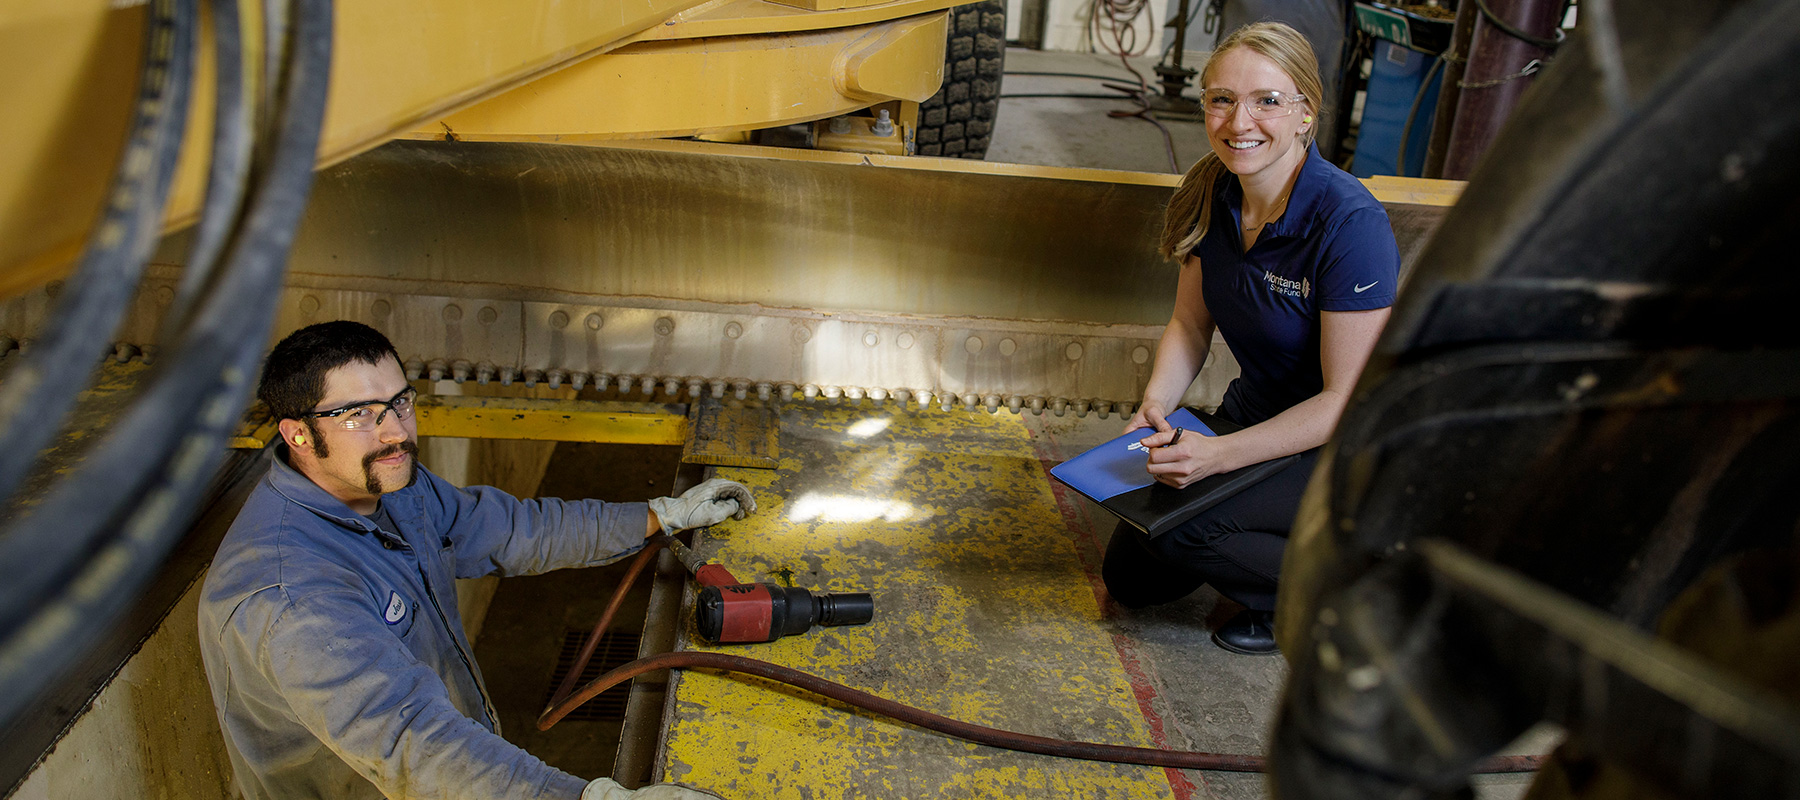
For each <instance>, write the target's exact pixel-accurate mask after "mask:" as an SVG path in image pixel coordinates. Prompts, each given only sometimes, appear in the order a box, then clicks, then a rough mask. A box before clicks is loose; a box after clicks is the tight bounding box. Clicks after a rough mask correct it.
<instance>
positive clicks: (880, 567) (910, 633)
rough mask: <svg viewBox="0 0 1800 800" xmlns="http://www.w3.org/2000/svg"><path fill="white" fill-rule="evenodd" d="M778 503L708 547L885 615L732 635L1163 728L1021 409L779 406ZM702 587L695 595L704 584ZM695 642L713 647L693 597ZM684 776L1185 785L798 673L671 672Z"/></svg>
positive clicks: (772, 474)
mask: <svg viewBox="0 0 1800 800" xmlns="http://www.w3.org/2000/svg"><path fill="white" fill-rule="evenodd" d="M780 418H781V431H780V437H781V438H780V442H781V454H782V455H781V459H780V466H779V467H778V468H777V469H774V470H755V469H744V468H730V469H720V470H718V472H717V474H718V475H720V476H723V477H729V478H732V479H734V480H739V481H742V482H744V483H746V484H748V485H749V486H750V487H751V488H752V490H753V491H755V492H756V494H757V497H758V503H759V504H760V506H761V507H760V509H759V511H758V513H757V514H755V515H754V516H752V517H750V518H748V519H745V520H742V521H730V522H727V523H726V524H724V525H721V526H717V527H715V528H713V529H712V534H711V535H710V536H709V537H707V538H706V539H705V540H704V541H702V542H700V543H699V548H700V550H701V552H703V553H705V554H707V555H709V556H711V557H712V558H714V559H716V560H718V561H719V562H720V563H722V564H724V565H725V566H727V567H728V568H730V569H731V570H732V571H733V572H734V573H735V574H736V575H737V576H738V577H739V578H740V579H743V580H763V581H774V582H779V583H784V584H790V585H795V586H802V587H805V588H808V589H812V590H815V591H817V590H824V591H856V590H862V591H869V592H871V593H873V595H874V597H875V604H876V615H875V620H874V622H872V623H871V624H869V625H866V626H860V627H847V628H828V629H818V630H814V631H812V632H811V633H808V634H805V635H802V636H795V637H790V638H788V639H785V640H782V641H779V642H775V643H771V644H766V645H736V646H726V647H723V648H719V649H721V650H724V651H727V652H737V653H741V654H743V655H749V656H754V657H756V658H761V659H765V660H768V661H773V662H775V663H779V664H785V665H787V666H791V667H795V668H798V669H802V670H806V671H809V672H813V673H816V674H819V675H821V676H823V677H826V678H830V679H832V680H836V681H840V682H842V683H846V684H849V685H851V686H854V687H857V688H860V689H864V690H866V691H870V692H874V693H876V694H880V695H882V696H885V697H889V698H893V699H895V700H899V701H902V702H905V703H910V704H913V705H916V706H919V707H921V708H924V709H927V710H930V711H935V712H937V713H941V714H946V715H949V716H953V717H957V718H961V719H966V720H969V721H972V722H977V723H980V724H984V725H991V726H995V727H1001V728H1007V729H1011V730H1017V731H1021V732H1025V733H1033V734H1038V735H1043V736H1055V737H1061V738H1075V739H1082V740H1088V741H1099V742H1108V743H1115V744H1130V745H1138V746H1150V745H1151V744H1152V742H1151V740H1150V734H1149V732H1148V730H1147V728H1146V725H1145V722H1144V719H1143V715H1142V713H1141V712H1140V710H1139V708H1138V706H1137V704H1136V701H1135V699H1134V696H1133V694H1132V691H1131V686H1130V683H1129V680H1128V677H1127V675H1126V673H1125V671H1124V668H1123V667H1122V665H1121V664H1120V662H1119V657H1118V655H1117V651H1116V650H1115V648H1114V646H1113V643H1112V640H1111V635H1110V633H1109V632H1108V630H1107V628H1106V627H1105V626H1104V625H1102V624H1101V617H1100V609H1099V608H1098V606H1097V605H1096V603H1095V600H1094V593H1093V591H1092V590H1091V588H1090V586H1089V583H1088V581H1087V578H1086V577H1085V575H1084V572H1083V570H1082V567H1081V564H1080V562H1079V561H1078V560H1077V557H1076V554H1075V552H1074V551H1073V549H1072V547H1071V545H1070V543H1069V540H1068V538H1067V536H1066V535H1065V534H1064V533H1063V532H1062V527H1063V525H1064V522H1063V520H1062V517H1061V515H1060V514H1059V512H1058V510H1057V506H1056V501H1055V498H1054V496H1053V495H1052V494H1051V492H1050V489H1049V486H1048V485H1047V483H1046V478H1045V476H1044V473H1043V468H1042V466H1041V464H1040V463H1039V461H1038V460H1037V456H1036V455H1035V453H1034V452H1033V450H1032V448H1031V445H1030V435H1029V434H1028V432H1027V431H1026V430H1025V428H1024V426H1023V425H1022V424H1021V423H1020V422H1019V419H1018V418H1017V417H1014V416H1012V415H1007V414H1000V415H988V414H961V413H957V414H943V413H925V414H914V413H906V412H898V413H894V412H888V413H882V412H871V411H868V410H863V411H849V410H844V409H834V408H829V407H821V406H799V405H795V406H787V407H783V408H782V409H781V417H780ZM690 601H691V597H690ZM684 616H685V617H686V619H685V620H684V623H683V624H684V630H683V631H682V633H681V643H682V647H683V648H684V649H705V648H704V646H703V645H700V644H698V643H697V642H696V641H695V640H694V637H693V631H692V623H691V614H689V615H684ZM671 680H672V683H671V690H672V692H673V694H674V698H675V702H674V706H673V709H674V713H673V714H672V716H671V718H670V720H669V722H668V729H667V731H666V734H667V738H666V741H665V748H664V751H663V761H662V767H663V769H664V773H665V776H666V779H668V780H679V781H684V782H687V783H690V784H693V785H696V786H700V787H704V788H707V789H710V790H713V791H716V792H719V793H720V794H721V795H723V796H725V797H728V798H733V799H734V800H748V799H749V798H789V797H793V798H799V797H806V798H832V797H869V798H933V797H943V798H970V797H1007V798H1014V797H1084V798H1085V797H1167V796H1169V794H1170V789H1169V784H1168V779H1167V777H1166V774H1165V773H1164V771H1163V770H1161V769H1155V768H1149V767H1131V766H1121V765H1110V764H1098V763H1092V762H1083V761H1070V760H1062V759H1054V758H1048V757H1044V756H1035V755H1028V754H1022V753H1012V752H1007V751H1001V750H994V749H990V748H985V747H978V746H975V745H971V744H967V743H964V742H961V741H957V740H953V739H949V738H947V737H944V736H941V735H939V734H936V733H931V732H928V731H923V730H919V729H915V728H912V727H909V726H905V725H901V724H899V723H895V722H892V721H889V720H887V719H883V718H875V717H872V716H868V715H865V714H862V713H860V712H854V711H850V710H848V709H845V708H842V707H836V706H828V705H823V704H821V703H820V702H817V701H816V700H815V699H814V698H811V697H802V696H800V695H799V694H798V693H797V692H792V691H787V690H780V689H778V690H776V691H770V690H769V688H768V687H767V686H764V685H755V684H752V683H749V682H746V681H742V680H738V679H732V678H724V677H719V676H715V675H707V674H702V673H685V674H680V675H677V676H675V677H674V678H672V679H671Z"/></svg>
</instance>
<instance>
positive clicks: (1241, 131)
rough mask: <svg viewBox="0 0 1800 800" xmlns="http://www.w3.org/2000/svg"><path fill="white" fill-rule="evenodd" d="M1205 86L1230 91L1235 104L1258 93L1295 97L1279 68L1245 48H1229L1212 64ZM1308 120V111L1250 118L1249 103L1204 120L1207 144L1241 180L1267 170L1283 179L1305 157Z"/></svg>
mask: <svg viewBox="0 0 1800 800" xmlns="http://www.w3.org/2000/svg"><path fill="white" fill-rule="evenodd" d="M1206 88H1207V89H1226V90H1229V91H1231V92H1232V93H1233V94H1235V95H1236V96H1237V97H1238V98H1239V99H1240V100H1243V99H1245V98H1248V97H1250V96H1251V95H1252V94H1254V93H1256V92H1258V91H1262V90H1274V91H1277V92H1280V93H1282V94H1283V95H1297V94H1299V89H1297V88H1296V87H1295V86H1294V79H1293V78H1292V77H1290V76H1289V75H1288V74H1287V73H1286V72H1285V71H1283V70H1282V69H1281V66H1280V65H1278V64H1276V63H1275V61H1274V60H1272V59H1270V58H1269V57H1267V56H1265V55H1263V54H1261V53H1258V52H1256V51H1255V50H1251V49H1250V48H1248V47H1235V48H1232V49H1231V51H1229V52H1227V53H1225V54H1224V55H1221V56H1220V57H1219V58H1218V60H1216V61H1214V62H1213V63H1212V69H1210V70H1208V72H1207V74H1206ZM1307 100H1308V101H1311V100H1312V98H1307ZM1308 105H1310V102H1309V104H1308ZM1311 116H1312V112H1311V110H1310V108H1302V109H1300V110H1298V111H1295V112H1294V113H1292V114H1288V115H1286V116H1280V117H1271V118H1269V119H1255V118H1253V117H1251V116H1250V109H1249V107H1248V105H1247V104H1246V103H1244V102H1239V103H1238V104H1237V105H1236V106H1235V107H1233V108H1232V109H1231V111H1230V112H1229V113H1227V114H1226V115H1225V116H1223V117H1215V116H1212V115H1211V114H1208V115H1207V116H1206V134H1207V140H1208V141H1209V142H1211V144H1212V149H1213V152H1214V153H1216V154H1218V156H1219V160H1220V161H1221V162H1223V163H1224V164H1225V168H1226V169H1229V170H1231V172H1232V173H1233V174H1235V175H1237V176H1238V177H1239V179H1240V180H1250V179H1254V178H1255V176H1257V175H1261V174H1263V173H1264V172H1265V171H1266V170H1268V169H1269V168H1270V167H1281V168H1280V169H1277V170H1275V171H1274V172H1273V173H1270V174H1271V175H1272V176H1280V179H1282V180H1285V179H1286V178H1287V176H1289V175H1292V174H1293V171H1294V170H1296V169H1298V168H1299V166H1300V163H1301V162H1302V161H1304V160H1305V159H1306V147H1305V145H1304V144H1302V143H1301V138H1300V137H1301V134H1303V133H1305V132H1307V131H1309V130H1311V129H1312V121H1311Z"/></svg>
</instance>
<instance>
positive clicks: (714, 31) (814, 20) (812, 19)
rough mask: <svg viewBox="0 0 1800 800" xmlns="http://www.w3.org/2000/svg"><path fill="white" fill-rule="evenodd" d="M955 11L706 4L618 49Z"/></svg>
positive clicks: (715, 0)
mask: <svg viewBox="0 0 1800 800" xmlns="http://www.w3.org/2000/svg"><path fill="white" fill-rule="evenodd" d="M958 5H962V3H961V2H958V0H895V2H890V3H879V4H875V5H863V6H857V7H855V8H837V9H829V10H820V11H809V10H806V9H803V8H800V7H798V6H793V5H784V4H780V3H773V2H768V1H767V0H712V2H708V3H702V4H701V5H697V6H694V7H693V8H690V9H687V10H685V11H682V12H681V13H679V14H676V15H675V16H674V17H671V18H670V19H669V21H668V22H666V23H664V24H662V25H657V26H654V27H650V28H645V29H644V30H642V31H640V32H638V33H636V34H634V35H632V36H631V37H630V38H628V39H626V40H625V41H624V44H636V43H638V42H653V41H668V40H670V39H705V38H716V37H720V36H748V35H755V34H762V33H784V32H799V31H816V30H824V29H826V28H851V27H855V26H857V25H868V24H870V23H874V22H881V21H884V20H890V19H901V18H903V17H913V16H918V15H920V14H924V13H926V12H930V11H942V10H944V9H946V8H950V7H952V6H958Z"/></svg>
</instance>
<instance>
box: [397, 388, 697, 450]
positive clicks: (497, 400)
mask: <svg viewBox="0 0 1800 800" xmlns="http://www.w3.org/2000/svg"><path fill="white" fill-rule="evenodd" d="M418 409H419V435H420V436H452V437H458V438H465V439H536V440H539V441H557V442H606V443H609V444H667V445H677V446H679V445H682V444H685V443H686V442H687V436H688V421H687V416H686V409H684V408H683V407H681V406H678V405H674V406H670V405H657V404H653V403H621V402H615V401H591V400H532V399H528V398H521V397H466V396H465V397H447V396H440V395H430V396H424V397H420V398H419V402H418Z"/></svg>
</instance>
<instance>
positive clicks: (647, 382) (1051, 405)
mask: <svg viewBox="0 0 1800 800" xmlns="http://www.w3.org/2000/svg"><path fill="white" fill-rule="evenodd" d="M30 344H31V340H30V339H13V338H12V337H10V336H5V335H0V356H4V355H6V354H7V353H9V352H11V351H12V350H13V349H15V348H17V349H18V350H19V352H21V353H23V352H25V350H26V348H27V347H29V346H30ZM155 356H156V347H155V346H154V345H149V346H144V347H139V346H137V345H133V344H128V343H125V342H119V343H118V344H116V345H114V346H113V358H114V359H115V360H117V361H118V362H119V363H121V364H123V363H125V362H128V361H130V360H131V359H133V358H142V359H143V360H144V362H145V363H149V362H150V361H152V360H153V359H154V358H155ZM403 366H404V368H405V370H406V379H407V380H412V381H416V380H431V381H441V380H446V379H447V380H452V381H455V382H457V383H462V382H464V381H468V380H471V379H472V380H474V381H475V382H476V383H477V384H480V385H483V386H486V385H487V384H488V383H490V382H492V381H494V380H498V381H499V382H500V385H501V386H511V385H513V383H515V382H518V381H520V380H521V379H523V382H524V384H525V385H526V386H528V387H535V386H537V385H538V384H539V383H545V384H549V386H550V388H552V389H558V388H561V387H562V385H563V384H564V383H567V384H569V386H570V387H571V388H573V389H575V390H576V391H580V390H581V389H582V388H584V387H586V386H587V385H589V384H590V383H591V384H592V385H593V387H594V390H595V391H597V392H604V391H606V390H607V389H608V388H609V387H612V386H614V385H616V386H617V387H618V390H619V393H620V394H626V393H629V392H630V391H631V390H632V389H633V388H634V387H635V388H636V389H637V390H638V391H641V392H643V393H644V394H646V395H654V394H656V390H657V389H658V388H661V389H662V391H663V393H664V394H666V395H668V396H670V397H680V396H681V394H682V391H683V390H684V389H685V390H686V392H687V396H688V397H690V398H694V399H700V398H701V397H704V396H705V395H706V394H708V393H710V394H711V395H712V397H713V399H715V400H722V399H724V398H725V395H726V393H727V392H728V391H729V392H730V393H731V395H732V396H733V397H735V398H737V399H739V400H745V399H748V398H749V396H750V393H751V392H755V393H756V399H758V400H763V401H767V400H770V399H773V398H776V397H779V398H781V399H782V400H792V399H794V398H795V397H802V398H805V399H806V400H818V399H824V400H825V401H826V402H828V403H831V404H834V405H835V404H837V403H839V402H842V401H845V400H848V401H850V403H851V404H853V405H854V404H857V403H860V402H862V400H863V399H864V398H867V399H869V400H871V401H873V402H874V404H875V405H876V406H880V405H882V404H884V403H886V402H887V401H888V400H889V399H892V400H893V401H894V402H895V403H897V404H899V405H900V406H901V407H905V406H908V405H911V404H914V403H916V404H917V405H918V407H919V408H921V409H924V408H930V407H931V404H932V401H933V400H935V401H937V404H938V408H940V409H942V410H944V411H949V410H950V409H952V408H954V407H956V405H957V404H959V403H960V404H961V405H962V407H963V409H964V410H966V411H974V410H975V409H977V408H985V409H987V411H988V413H990V414H992V413H996V412H998V411H999V410H1000V409H1001V408H1002V407H1004V408H1006V409H1007V410H1009V411H1011V412H1013V413H1015V414H1017V413H1020V412H1021V411H1024V410H1026V409H1030V410H1031V413H1033V414H1042V413H1044V411H1046V410H1048V411H1049V412H1050V413H1052V414H1055V415H1056V416H1059V417H1060V416H1064V415H1065V414H1067V413H1068V412H1069V411H1071V410H1073V411H1074V412H1075V416H1077V417H1086V416H1087V415H1088V413H1089V412H1093V413H1096V414H1099V415H1100V418H1101V419H1105V418H1106V417H1107V415H1109V414H1111V413H1112V412H1114V411H1117V412H1119V416H1121V417H1124V416H1128V415H1130V414H1131V413H1132V412H1133V411H1134V410H1136V405H1135V404H1133V403H1130V402H1116V403H1115V402H1112V401H1108V400H1088V399H1070V398H1067V397H1049V398H1046V397H1038V396H1036V395H1031V396H1021V395H999V394H975V393H973V392H969V393H963V394H956V393H953V392H933V391H931V390H929V389H891V390H890V389H883V388H881V387H872V388H867V389H865V388H863V387H860V386H819V385H817V384H811V383H808V384H804V385H795V384H792V383H769V382H766V381H765V382H755V383H753V382H751V381H724V380H705V379H701V378H663V379H661V380H658V379H657V378H655V377H653V376H650V375H618V376H613V375H608V374H606V373H596V374H593V375H590V374H588V373H586V372H569V371H566V370H560V369H551V370H536V369H528V370H525V371H524V372H523V373H520V371H519V370H516V369H514V368H512V367H496V366H494V365H493V364H489V363H487V362H485V361H483V362H481V363H479V364H470V363H469V362H467V361H462V360H457V361H445V360H443V359H433V360H432V361H430V362H429V363H427V362H424V361H420V360H418V359H409V360H408V361H407V362H406V363H405V364H404V365H403Z"/></svg>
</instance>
